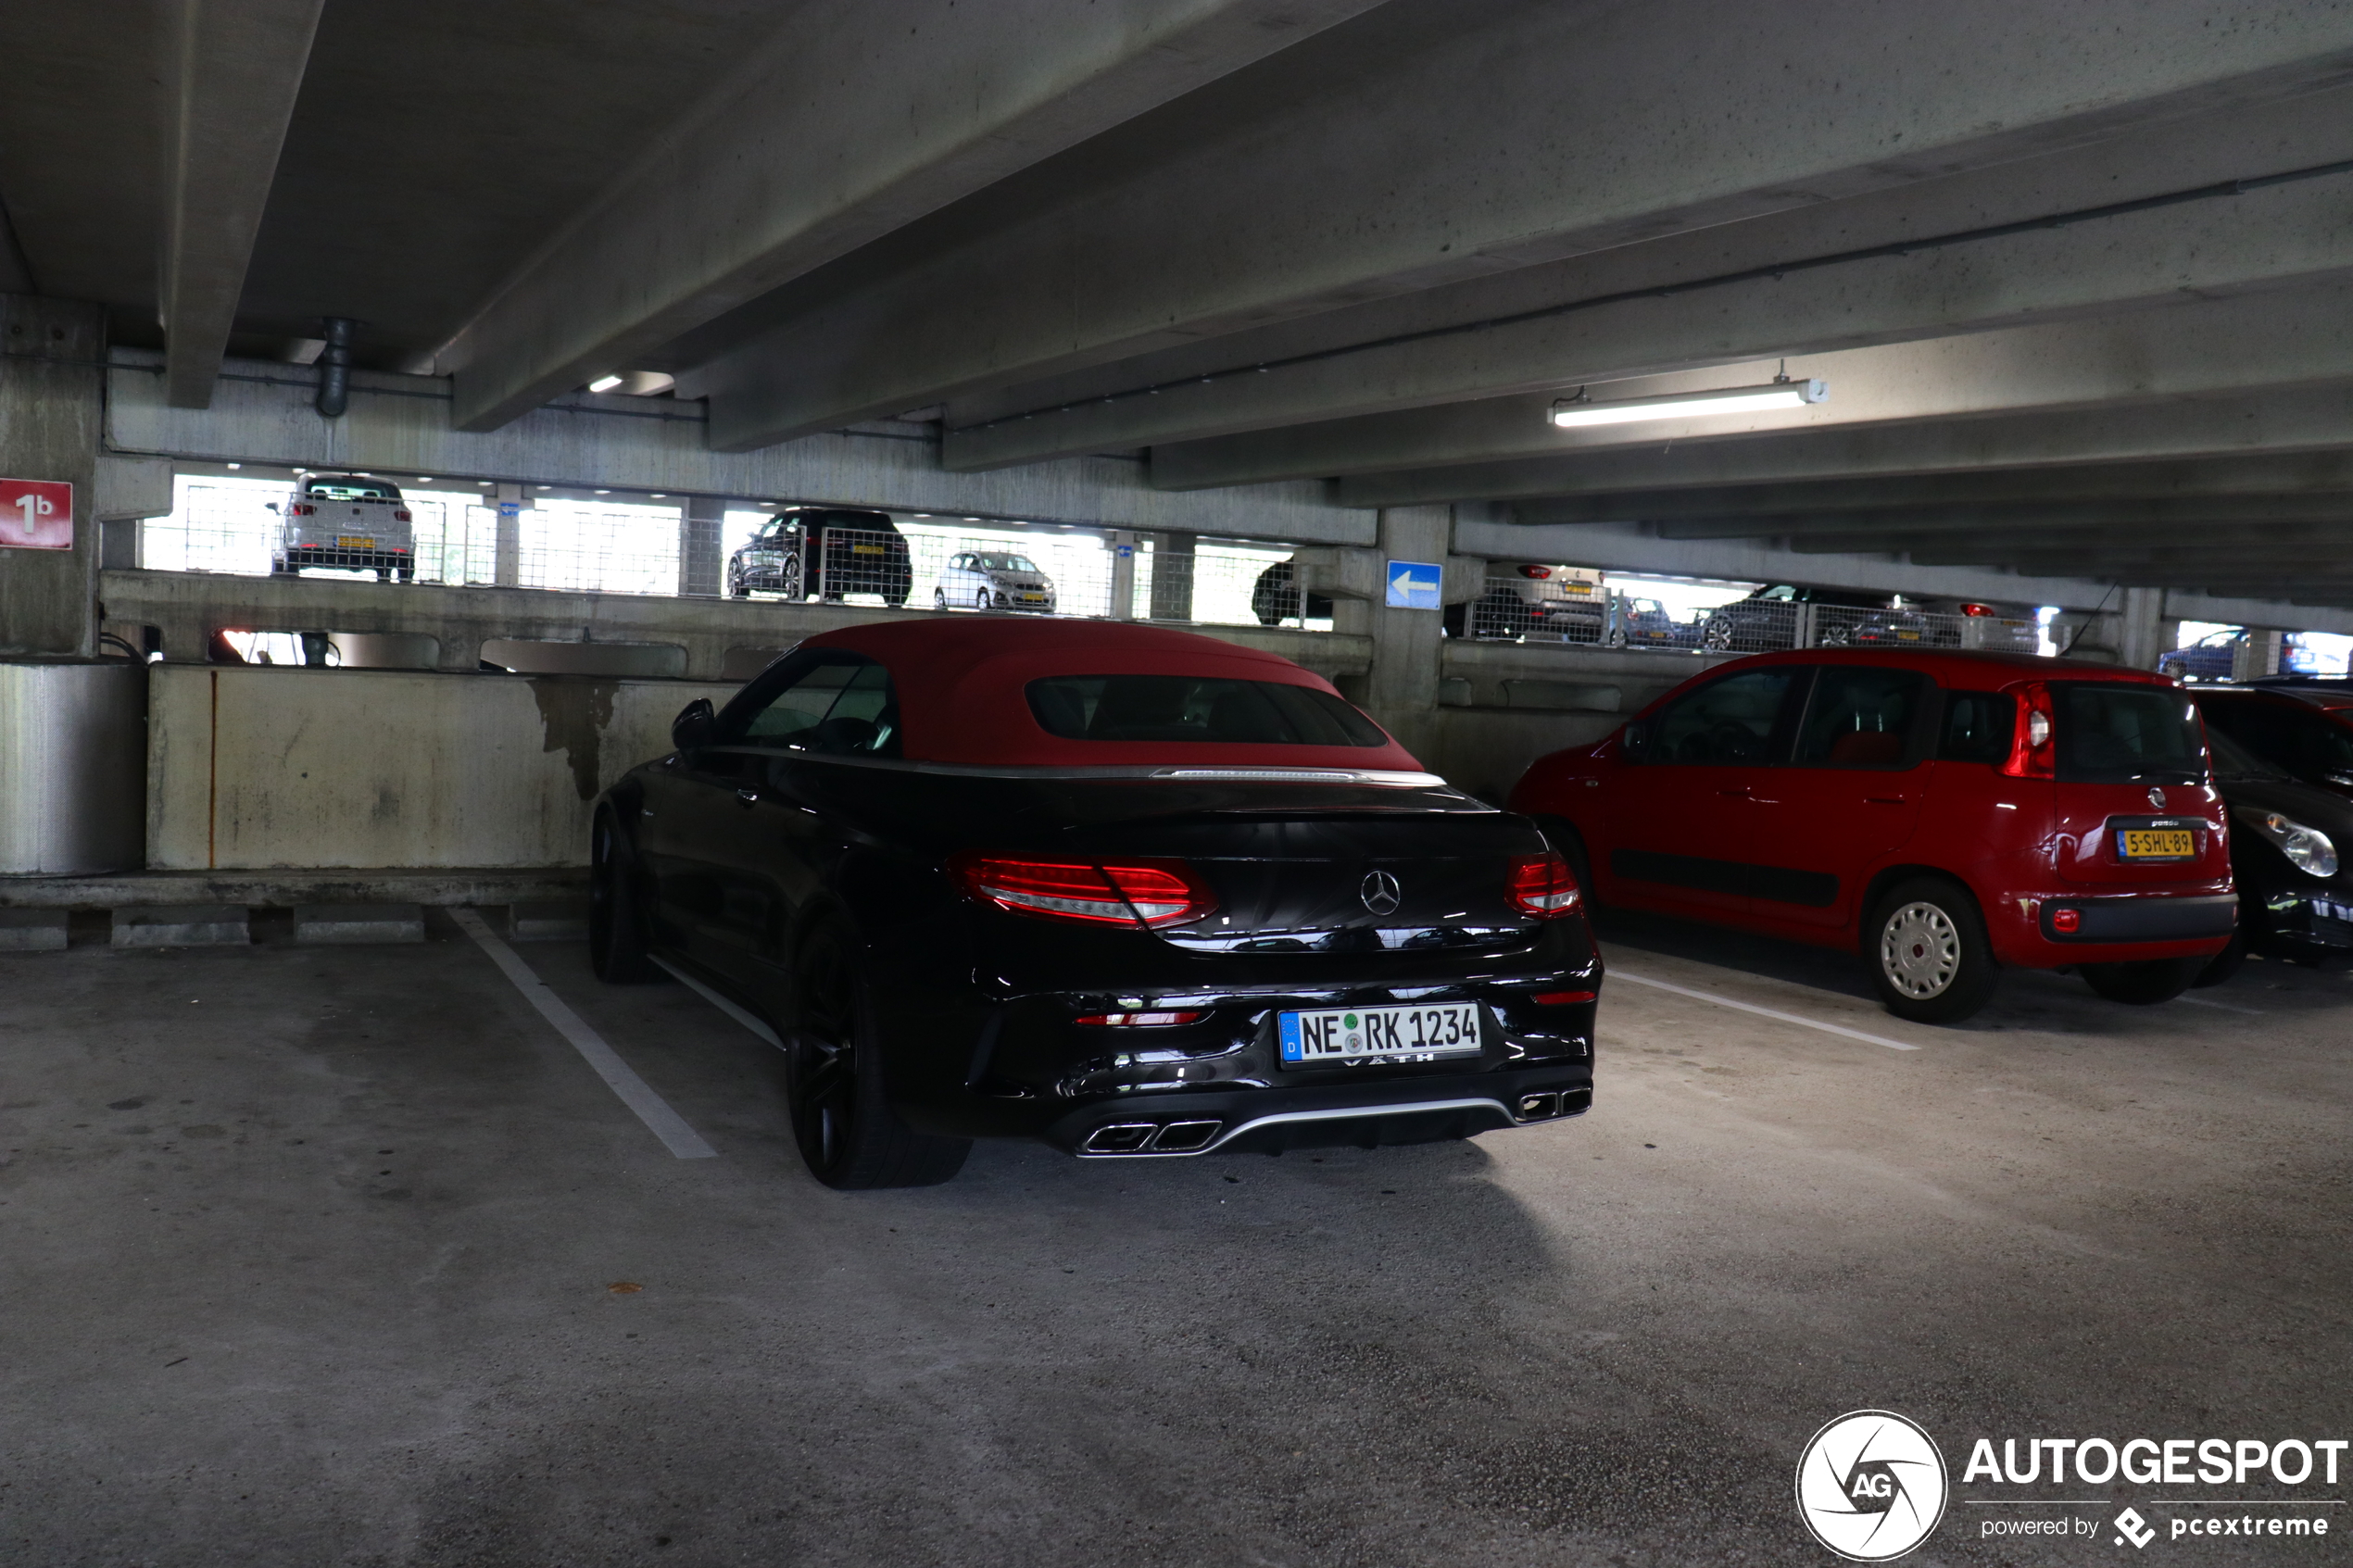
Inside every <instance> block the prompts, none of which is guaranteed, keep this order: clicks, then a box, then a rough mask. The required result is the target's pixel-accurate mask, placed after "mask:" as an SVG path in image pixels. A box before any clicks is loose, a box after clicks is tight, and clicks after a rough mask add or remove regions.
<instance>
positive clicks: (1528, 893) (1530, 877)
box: [1504, 855, 1577, 920]
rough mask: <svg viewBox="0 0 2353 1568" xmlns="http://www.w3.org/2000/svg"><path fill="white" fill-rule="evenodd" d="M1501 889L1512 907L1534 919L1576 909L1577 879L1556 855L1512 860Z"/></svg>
mask: <svg viewBox="0 0 2353 1568" xmlns="http://www.w3.org/2000/svg"><path fill="white" fill-rule="evenodd" d="M1504 896H1505V897H1508V898H1510V899H1511V901H1512V908H1514V909H1517V910H1519V911H1520V912H1521V913H1522V914H1529V915H1534V916H1535V917H1536V918H1537V919H1538V920H1559V919H1560V918H1561V917H1562V916H1564V915H1573V914H1575V913H1576V912H1577V878H1576V876H1575V875H1574V874H1573V873H1572V872H1570V871H1569V869H1568V862H1567V861H1566V860H1564V859H1561V858H1560V857H1559V856H1558V855H1528V856H1523V857H1521V858H1520V859H1516V860H1514V861H1513V862H1512V870H1511V875H1510V876H1509V877H1508V878H1507V879H1506V880H1505V882H1504Z"/></svg>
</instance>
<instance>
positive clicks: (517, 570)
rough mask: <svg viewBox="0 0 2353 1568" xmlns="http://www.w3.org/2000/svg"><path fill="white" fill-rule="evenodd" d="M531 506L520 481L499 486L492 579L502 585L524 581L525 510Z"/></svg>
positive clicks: (511, 585)
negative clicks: (523, 536)
mask: <svg viewBox="0 0 2353 1568" xmlns="http://www.w3.org/2000/svg"><path fill="white" fill-rule="evenodd" d="M529 505H531V498H530V497H529V496H527V495H524V494H523V489H522V485H520V484H502V485H500V486H498V489H497V495H496V497H495V498H494V499H493V500H492V502H491V508H492V510H493V511H494V512H496V513H497V518H498V548H497V558H496V563H495V564H494V565H493V567H492V569H491V572H490V580H491V581H492V582H493V583H497V585H498V586H499V587H501V588H515V587H520V586H522V509H523V508H525V507H528V506H529Z"/></svg>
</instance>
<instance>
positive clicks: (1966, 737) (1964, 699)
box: [1936, 692, 2018, 762]
mask: <svg viewBox="0 0 2353 1568" xmlns="http://www.w3.org/2000/svg"><path fill="white" fill-rule="evenodd" d="M2017 729H2018V699H2017V698H2015V697H2010V696H2004V695H2002V694H2001V693H2000V692H1946V693H1945V694H1944V729H1943V731H1942V733H1941V734H1939V736H1938V738H1937V746H1936V756H1937V759H1938V760H1939V761H1943V762H2006V761H2007V760H2008V759H2009V755H2010V741H2011V738H2012V737H2013V736H2014V735H2015V734H2016V733H2017Z"/></svg>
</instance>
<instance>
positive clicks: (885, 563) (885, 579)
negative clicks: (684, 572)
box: [727, 507, 915, 609]
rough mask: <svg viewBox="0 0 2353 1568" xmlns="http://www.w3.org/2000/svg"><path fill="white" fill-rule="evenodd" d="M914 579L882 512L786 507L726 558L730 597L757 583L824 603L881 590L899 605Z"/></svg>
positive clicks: (903, 544)
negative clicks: (812, 597) (819, 599)
mask: <svg viewBox="0 0 2353 1568" xmlns="http://www.w3.org/2000/svg"><path fill="white" fill-rule="evenodd" d="M914 586H915V566H914V561H913V559H912V557H911V556H910V555H909V554H908V551H907V541H906V539H905V538H904V537H902V536H901V535H900V532H899V525H898V524H897V523H895V522H893V521H890V514H889V513H887V512H867V511H849V510H846V509H844V508H835V507H787V508H785V509H784V510H783V511H780V512H778V513H777V514H776V515H775V516H774V517H772V518H770V519H769V520H768V522H767V525H766V526H765V527H763V528H761V531H760V532H759V533H758V534H756V535H755V536H753V538H752V539H751V540H750V541H749V543H747V544H746V545H745V546H743V547H742V548H741V549H739V550H737V551H736V553H735V554H734V555H732V556H730V557H728V558H727V596H728V597H729V598H735V599H741V598H748V597H749V596H751V594H752V592H753V591H754V590H755V589H756V590H758V591H760V592H761V593H769V594H782V595H784V596H785V597H786V598H788V599H805V598H808V597H810V596H812V595H815V596H819V597H821V598H824V600H826V601H827V602H828V603H838V602H839V601H840V600H841V598H842V596H844V595H847V594H879V595H881V596H882V601H883V603H885V604H887V605H888V606H890V607H891V608H894V609H896V608H899V607H900V606H901V605H903V604H905V603H906V602H907V596H908V594H909V593H911V592H912V590H913V588H914Z"/></svg>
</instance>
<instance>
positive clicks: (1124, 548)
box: [1103, 529, 1136, 621]
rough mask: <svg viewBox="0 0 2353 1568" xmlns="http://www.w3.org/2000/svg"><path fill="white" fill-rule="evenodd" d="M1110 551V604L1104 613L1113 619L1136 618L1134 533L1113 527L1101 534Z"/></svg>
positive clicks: (1126, 619) (1129, 619) (1104, 544)
mask: <svg viewBox="0 0 2353 1568" xmlns="http://www.w3.org/2000/svg"><path fill="white" fill-rule="evenodd" d="M1103 548H1105V549H1107V550H1109V551H1110V552H1111V604H1110V606H1109V607H1108V608H1106V609H1105V611H1104V613H1105V614H1107V615H1109V616H1110V617H1111V618H1112V619H1113V620H1114V621H1133V620H1135V619H1136V535H1135V534H1133V533H1128V532H1126V530H1124V529H1114V530H1112V531H1111V532H1110V533H1106V534H1104V535H1103Z"/></svg>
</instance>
